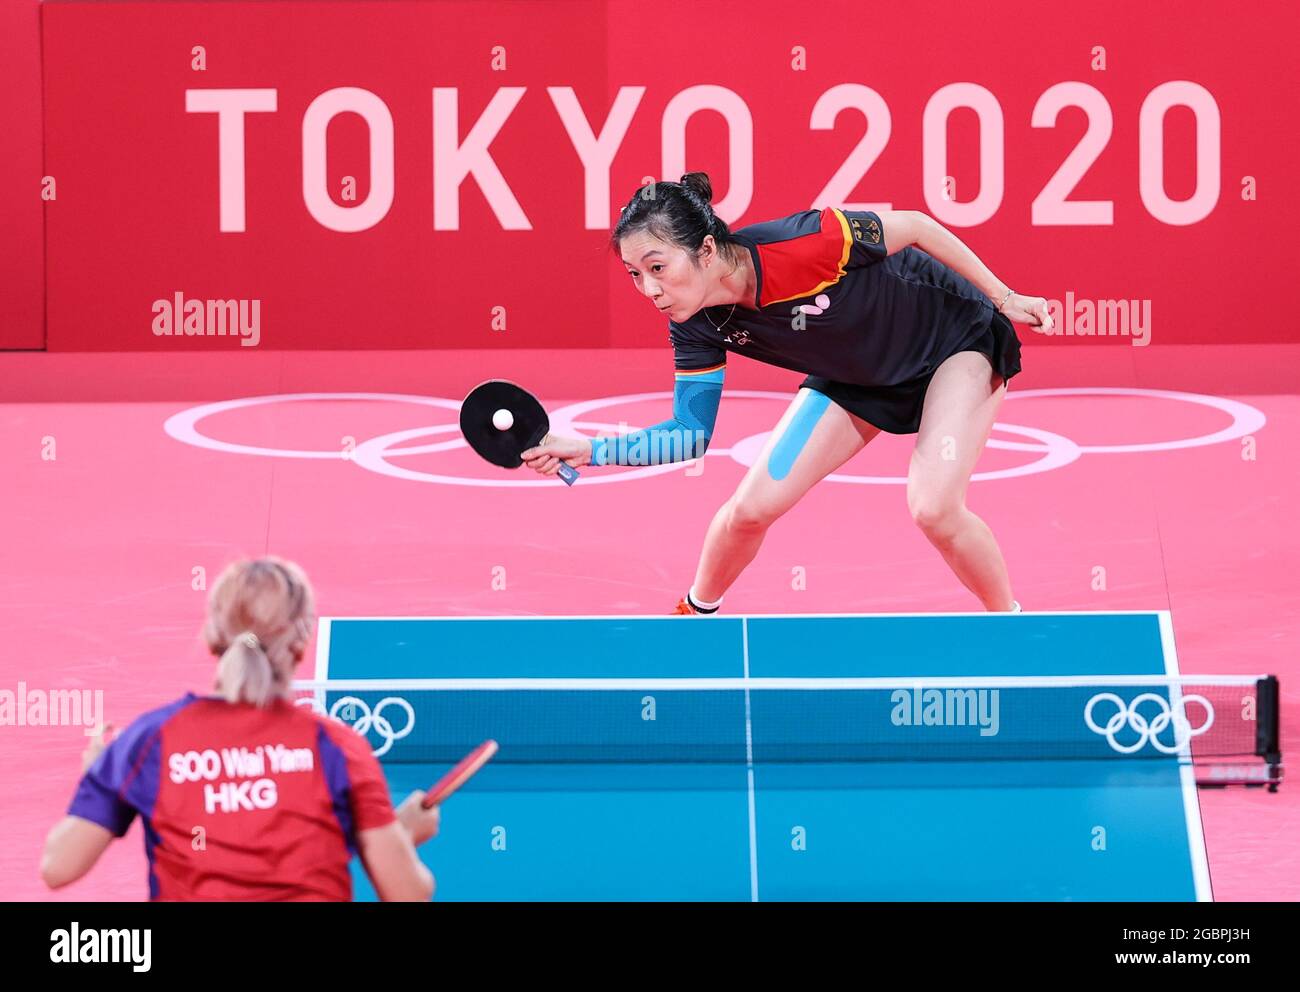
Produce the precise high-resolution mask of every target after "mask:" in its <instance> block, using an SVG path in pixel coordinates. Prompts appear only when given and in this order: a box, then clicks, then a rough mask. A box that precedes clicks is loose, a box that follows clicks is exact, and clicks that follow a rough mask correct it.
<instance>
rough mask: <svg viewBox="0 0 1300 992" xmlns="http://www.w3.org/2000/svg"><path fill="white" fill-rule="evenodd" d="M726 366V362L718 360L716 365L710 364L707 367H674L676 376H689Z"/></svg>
mask: <svg viewBox="0 0 1300 992" xmlns="http://www.w3.org/2000/svg"><path fill="white" fill-rule="evenodd" d="M726 367H727V363H726V362H719V363H718V364H717V365H710V366H709V367H708V368H707V369H676V370H675V371H676V373H677V378H679V379H681V378H683V377H685V378H689V377H691V376H696V375H707V374H708V373H710V372H718V371H720V370H721V369H725V368H726Z"/></svg>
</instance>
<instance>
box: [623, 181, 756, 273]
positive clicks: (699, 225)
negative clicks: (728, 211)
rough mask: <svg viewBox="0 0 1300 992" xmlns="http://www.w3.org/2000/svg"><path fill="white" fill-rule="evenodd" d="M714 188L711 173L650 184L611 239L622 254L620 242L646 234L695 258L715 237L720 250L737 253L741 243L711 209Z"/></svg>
mask: <svg viewBox="0 0 1300 992" xmlns="http://www.w3.org/2000/svg"><path fill="white" fill-rule="evenodd" d="M712 199H713V186H712V184H711V183H710V182H709V175H708V173H707V172H688V173H686V175H684V176H682V181H681V182H679V183H672V182H661V183H649V184H647V185H645V186H642V187H641V188H640V189H638V190H637V191H636V192H635V193H633V194H632V199H630V200H628V201H627V206H625V207H624V208H623V210H622V212H621V213H620V214H619V217H618V223H617V224H616V225H615V226H614V233H613V235H612V236H611V238H610V242H609V244H610V248H612V249H613V251H614V254H616V255H617V254H618V249H619V242H620V241H622V240H623V239H624V238H626V237H627V236H628V235H630V234H636V233H639V232H641V231H645V232H647V233H649V234H651V235H653V236H654V237H656V238H658V239H659V240H660V241H665V242H667V243H668V244H672V245H677V246H678V247H680V248H685V249H686V250H687V251H688V252H690V253H691V255H692V256H694V255H695V254H696V253H697V252H698V251H699V250H700V246H701V245H702V244H703V243H704V238H705V236H706V235H709V234H712V235H713V240H714V241H716V242H717V243H718V250H719V251H720V252H722V253H724V254H730V253H734V252H735V251H736V250H737V246H738V242H737V241H736V239H735V238H734V237H732V235H731V229H730V228H729V227H727V225H726V224H725V223H724V222H723V220H722V218H720V217H719V216H718V215H717V214H715V213H714V212H713V208H712V207H711V206H709V203H710V201H711V200H712Z"/></svg>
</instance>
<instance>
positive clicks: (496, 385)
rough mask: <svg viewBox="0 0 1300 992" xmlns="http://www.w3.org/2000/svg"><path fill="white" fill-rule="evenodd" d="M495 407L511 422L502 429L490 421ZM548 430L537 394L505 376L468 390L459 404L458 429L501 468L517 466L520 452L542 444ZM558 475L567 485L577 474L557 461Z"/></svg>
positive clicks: (481, 454)
mask: <svg viewBox="0 0 1300 992" xmlns="http://www.w3.org/2000/svg"><path fill="white" fill-rule="evenodd" d="M499 410H505V411H508V412H509V414H510V419H511V420H512V421H513V423H511V424H510V425H509V426H508V427H507V428H506V429H504V430H502V429H500V428H498V427H497V426H496V425H495V424H493V422H492V418H493V416H494V415H495V414H496V413H497V411H499ZM550 429H551V420H550V418H549V417H548V416H547V415H546V410H545V408H544V407H543V406H542V404H541V403H539V402H538V400H537V397H536V396H534V395H533V394H532V393H530V392H529V391H528V390H526V389H524V387H523V386H520V385H519V384H518V383H514V382H510V381H509V380H508V379H489V380H488V381H487V382H482V383H479V384H478V385H477V386H475V387H474V388H473V389H471V390H470V391H469V395H468V396H466V397H465V400H464V402H463V403H461V405H460V432H461V433H462V434H463V435H465V440H466V441H468V442H469V446H470V447H471V448H473V449H474V450H475V451H476V452H478V454H479V455H480V456H481V457H482V458H484V459H486V460H487V461H489V462H491V463H492V464H493V465H500V466H501V467H502V468H518V467H519V466H520V465H522V464H523V459H522V458H521V457H520V455H521V454H522V453H523V452H525V451H527V450H528V449H529V448H533V447H536V446H537V445H539V444H541V443H542V439H543V438H544V437H546V434H547V432H548V431H550ZM559 473H560V478H561V479H563V480H564V483H565V485H568V486H571V485H573V484H574V483H575V482H577V481H578V473H577V470H575V469H574V468H573V467H572V466H570V465H568V464H566V463H565V462H564V461H561V462H560V468H559Z"/></svg>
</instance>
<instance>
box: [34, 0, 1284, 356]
mask: <svg viewBox="0 0 1300 992" xmlns="http://www.w3.org/2000/svg"><path fill="white" fill-rule="evenodd" d="M793 10H794V9H793V8H791V6H790V5H789V4H788V2H785V0H750V2H746V3H698V2H694V0H667V2H663V3H659V4H655V5H653V6H652V7H646V6H645V5H644V4H640V3H635V2H622V0H617V2H559V0H556V2H536V3H491V4H488V3H454V2H446V3H443V2H393V3H383V2H375V3H347V2H316V3H313V2H294V3H252V2H229V3H169V2H155V3H86V2H61V3H47V4H46V5H45V10H44V14H45V16H44V22H43V23H44V85H45V141H46V147H45V158H46V170H47V171H48V172H49V173H50V174H51V175H53V176H55V177H56V179H57V182H58V199H57V201H56V202H54V203H51V204H49V205H47V206H46V219H47V232H48V244H47V254H48V293H49V300H48V340H49V347H50V348H51V349H74V350H75V349H91V350H93V349H128V350H129V349H184V348H222V349H230V348H239V347H240V346H241V345H240V342H239V340H238V339H237V338H234V337H225V336H195V337H191V336H183V335H182V336H162V335H159V334H157V333H155V330H156V328H157V326H158V325H157V324H156V322H155V320H156V311H157V310H158V308H159V307H160V306H162V307H163V309H166V308H167V307H170V306H171V301H174V300H175V299H176V294H178V293H179V294H182V300H183V301H184V300H207V299H220V300H242V301H245V302H246V303H247V304H248V305H249V306H250V307H251V305H252V303H253V302H254V301H256V303H257V306H258V308H259V309H258V311H257V312H258V313H259V315H260V324H259V335H260V338H259V346H260V347H263V348H373V347H396V348H414V347H475V348H478V347H495V346H500V347H503V348H508V347H592V346H604V345H615V346H637V345H642V346H657V345H662V344H665V343H666V337H667V334H666V328H665V326H664V324H663V321H662V319H661V318H659V317H658V316H657V315H656V314H654V313H652V312H651V311H650V310H649V304H648V303H646V301H644V300H641V299H639V298H637V297H636V295H635V294H634V293H633V291H632V288H631V286H630V282H629V281H628V280H627V277H626V276H625V275H624V273H623V271H622V267H621V266H619V265H617V264H616V263H615V262H614V261H613V259H612V257H611V256H610V254H609V253H608V251H607V250H606V247H605V245H606V241H607V239H608V231H609V227H610V226H611V224H612V222H613V220H614V219H615V217H616V216H617V211H618V209H619V206H620V205H621V204H622V203H623V202H624V201H625V200H626V198H627V197H628V195H629V194H630V193H631V192H632V191H633V190H634V189H635V188H636V186H637V185H638V184H639V183H640V181H641V180H642V178H643V177H645V176H666V177H667V178H677V176H678V175H679V174H680V173H681V172H682V171H683V170H684V169H686V168H689V169H703V170H707V171H708V172H709V173H710V174H711V175H712V176H713V178H714V188H715V191H716V194H717V202H716V206H717V208H718V211H719V213H720V214H722V215H723V216H724V218H725V219H727V220H728V221H730V222H731V223H733V225H739V224H745V223H751V222H754V221H757V220H762V219H764V218H767V217H771V216H777V215H781V214H786V213H790V212H793V211H795V210H800V209H804V208H807V207H809V206H812V205H821V204H822V203H827V202H830V203H837V204H853V205H859V204H869V205H885V204H889V205H892V206H893V207H894V208H900V209H901V208H914V209H920V210H924V211H926V212H927V213H929V214H931V215H932V216H935V217H937V218H938V219H939V220H940V221H941V222H943V223H944V224H946V225H947V226H948V227H949V228H950V229H951V230H953V231H954V232H955V233H957V234H958V236H959V237H961V238H962V239H963V240H965V241H966V243H967V244H969V245H970V246H971V247H972V248H973V249H974V250H975V251H976V252H977V253H978V254H979V255H980V256H981V257H982V258H983V259H984V260H985V261H986V262H987V263H988V264H989V266H990V267H991V268H992V269H993V270H994V272H996V273H997V274H998V275H999V276H1000V277H1001V278H1003V279H1004V280H1006V281H1007V282H1008V283H1009V284H1010V285H1012V286H1013V287H1015V288H1016V289H1017V290H1019V291H1021V292H1026V293H1033V294H1037V295H1043V296H1046V297H1048V298H1050V299H1055V300H1060V301H1062V302H1063V303H1067V302H1070V301H1073V302H1074V304H1075V306H1076V307H1083V308H1084V309H1086V308H1087V306H1089V305H1093V304H1097V305H1101V306H1105V303H1104V301H1108V300H1109V301H1117V303H1118V302H1121V301H1122V302H1123V303H1124V306H1125V307H1126V308H1127V311H1126V312H1128V313H1129V314H1130V315H1132V316H1134V317H1140V316H1141V314H1142V312H1143V308H1144V307H1145V308H1146V312H1147V313H1148V314H1149V316H1148V318H1147V319H1148V320H1149V324H1148V325H1147V331H1146V335H1145V337H1146V341H1147V342H1149V343H1152V344H1157V345H1158V344H1162V343H1179V344H1186V343H1204V342H1217V343H1222V342H1224V341H1241V342H1278V341H1296V340H1300V331H1298V330H1297V327H1296V323H1295V321H1293V320H1290V319H1289V318H1287V317H1286V316H1284V311H1283V312H1280V308H1279V299H1278V294H1277V292H1276V290H1277V289H1279V288H1285V287H1289V286H1290V285H1291V284H1292V283H1293V281H1294V277H1293V274H1292V271H1293V268H1294V256H1295V250H1294V248H1293V247H1292V246H1291V241H1292V238H1293V235H1292V233H1291V232H1293V231H1294V230H1296V227H1297V221H1298V220H1300V216H1297V215H1298V213H1300V210H1298V209H1297V206H1296V200H1295V197H1294V195H1293V193H1292V185H1293V179H1292V172H1293V164H1294V162H1295V161H1296V141H1297V138H1296V133H1297V124H1298V123H1300V122H1298V121H1297V116H1298V115H1297V111H1296V101H1295V99H1294V93H1295V92H1296V84H1297V78H1296V77H1297V70H1296V60H1295V59H1294V57H1293V50H1292V49H1293V44H1294V38H1295V37H1296V34H1297V31H1296V29H1297V28H1298V27H1300V15H1297V13H1296V7H1295V6H1294V5H1292V4H1288V3H1281V2H1262V3H1252V4H1251V5H1249V6H1247V7H1243V6H1242V5H1240V4H1235V3H1228V2H1219V0H1213V2H1204V3H1198V4H1193V5H1188V4H1186V3H1182V2H1177V3H1174V2H1143V3H1140V4H1135V3H1129V2H1122V3H1120V2H1116V3H1110V2H1105V3H1103V2H1092V3H1071V4H1069V5H1068V6H1060V5H1054V4H1042V3H1039V2H1019V0H1016V2H1011V0H1004V2H1000V3H996V4H992V5H985V4H968V3H955V2H954V3H947V2H934V0H920V2H911V3H907V4H899V5H892V6H889V5H864V4H862V3H860V2H844V3H840V2H832V3H818V4H816V5H812V6H808V7H804V8H798V9H797V12H792V11H793ZM200 57H201V58H202V60H203V61H202V62H201V63H200V62H199V61H197V60H198V59H199V58H200ZM218 106H224V107H225V108H226V111H225V113H224V114H218V113H216V112H215V109H216V108H217V107H218ZM237 107H239V108H244V112H243V113H238V112H236V111H235V109H233V108H237ZM602 131H603V133H604V139H605V142H606V143H605V144H603V145H598V144H597V142H596V141H595V139H594V138H593V137H592V134H593V133H594V134H595V135H601V134H602ZM241 143H242V154H241V150H240V148H239V145H240V144H241ZM584 162H585V164H584ZM372 170H373V171H372ZM466 170H469V171H468V172H466ZM463 173H464V174H463ZM462 174H463V175H462ZM347 177H353V179H354V180H355V198H348V192H347V191H348V185H349V183H348V178H347ZM1243 190H1245V192H1246V195H1245V196H1243ZM1252 194H1253V198H1252ZM158 301H165V303H166V306H163V304H160V303H158ZM1079 301H1085V302H1084V303H1079ZM249 312H250V313H251V312H252V311H251V310H250V311H249ZM1081 320H1082V318H1080V317H1075V318H1074V319H1072V320H1071V321H1070V326H1071V327H1072V328H1080V327H1083V325H1082V323H1081ZM1085 329H1086V328H1085ZM1026 336H1027V337H1029V338H1030V339H1031V340H1033V341H1043V342H1045V343H1052V342H1057V341H1066V342H1070V343H1078V338H1067V337H1058V338H1052V339H1042V338H1038V337H1035V336H1033V335H1026ZM1138 337H1139V336H1138V332H1137V331H1136V330H1133V329H1130V330H1129V331H1128V332H1125V333H1120V334H1116V335H1111V336H1108V337H1104V338H1094V340H1095V341H1096V343H1097V344H1098V346H1105V345H1114V346H1125V347H1128V346H1133V345H1134V344H1141V343H1142V342H1141V341H1139V340H1138Z"/></svg>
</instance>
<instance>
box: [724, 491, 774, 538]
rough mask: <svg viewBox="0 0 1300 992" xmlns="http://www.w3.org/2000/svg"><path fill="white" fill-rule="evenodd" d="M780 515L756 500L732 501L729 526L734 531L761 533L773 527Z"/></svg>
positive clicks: (729, 509)
mask: <svg viewBox="0 0 1300 992" xmlns="http://www.w3.org/2000/svg"><path fill="white" fill-rule="evenodd" d="M777 516H778V515H777V514H775V513H773V512H772V511H771V510H769V509H768V508H767V507H765V506H763V505H762V504H760V503H757V502H755V501H754V500H738V499H732V500H731V501H730V504H729V507H728V512H727V526H728V527H730V528H731V529H732V530H739V531H761V530H766V529H767V528H768V527H770V526H771V524H772V521H774V520H775V519H776V517H777Z"/></svg>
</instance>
